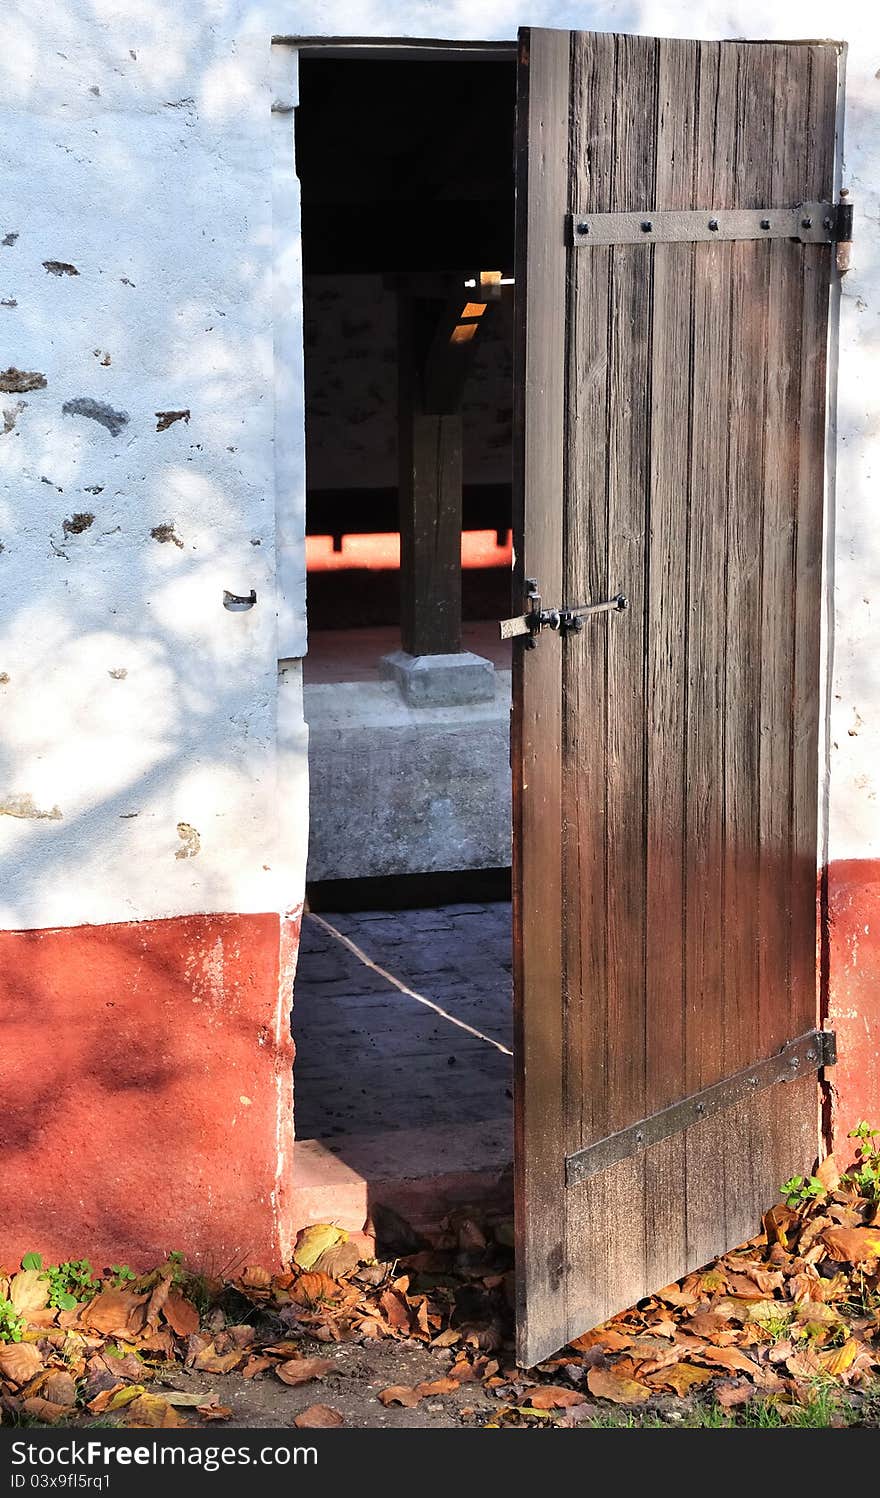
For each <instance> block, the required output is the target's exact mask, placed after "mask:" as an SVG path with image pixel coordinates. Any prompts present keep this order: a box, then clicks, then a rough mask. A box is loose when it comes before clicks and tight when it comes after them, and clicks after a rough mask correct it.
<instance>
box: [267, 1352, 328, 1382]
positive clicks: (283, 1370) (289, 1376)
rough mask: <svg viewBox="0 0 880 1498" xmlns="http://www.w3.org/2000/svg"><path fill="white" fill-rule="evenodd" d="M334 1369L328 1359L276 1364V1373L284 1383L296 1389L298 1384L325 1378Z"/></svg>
mask: <svg viewBox="0 0 880 1498" xmlns="http://www.w3.org/2000/svg"><path fill="white" fill-rule="evenodd" d="M332 1369H333V1364H332V1363H331V1362H330V1360H329V1359H328V1358H290V1360H289V1361H288V1362H286V1363H278V1364H276V1367H275V1372H276V1373H277V1374H278V1377H279V1378H280V1379H281V1382H282V1383H284V1384H290V1385H292V1386H293V1387H294V1388H296V1386H297V1385H298V1384H307V1383H308V1382H309V1381H310V1380H311V1379H313V1378H323V1376H324V1374H325V1373H330V1372H331V1371H332Z"/></svg>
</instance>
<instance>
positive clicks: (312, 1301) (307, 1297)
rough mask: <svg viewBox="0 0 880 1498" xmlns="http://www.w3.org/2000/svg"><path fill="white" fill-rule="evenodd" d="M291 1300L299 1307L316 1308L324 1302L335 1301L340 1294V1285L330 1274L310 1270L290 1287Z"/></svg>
mask: <svg viewBox="0 0 880 1498" xmlns="http://www.w3.org/2000/svg"><path fill="white" fill-rule="evenodd" d="M289 1294H290V1298H291V1300H293V1301H295V1302H296V1304H297V1305H302V1306H315V1305H318V1304H319V1303H320V1302H321V1301H324V1300H333V1299H334V1297H335V1296H336V1295H338V1294H339V1285H338V1284H337V1282H336V1280H331V1278H330V1276H329V1274H322V1273H321V1272H320V1271H319V1270H310V1271H309V1272H308V1273H306V1274H301V1275H300V1276H299V1278H298V1279H297V1280H296V1281H295V1282H294V1284H292V1285H291V1287H290V1291H289Z"/></svg>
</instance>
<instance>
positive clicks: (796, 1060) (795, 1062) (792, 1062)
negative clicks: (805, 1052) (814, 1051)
mask: <svg viewBox="0 0 880 1498" xmlns="http://www.w3.org/2000/svg"><path fill="white" fill-rule="evenodd" d="M788 1064H789V1066H792V1067H794V1070H795V1071H797V1069H798V1067H799V1066H800V1064H801V1058H800V1056H792V1058H791V1060H790V1061H789V1063H788Z"/></svg>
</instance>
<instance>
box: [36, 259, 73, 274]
mask: <svg viewBox="0 0 880 1498" xmlns="http://www.w3.org/2000/svg"><path fill="white" fill-rule="evenodd" d="M43 266H44V269H45V270H46V271H47V272H48V274H49V275H50V276H78V275H79V271H78V270H77V268H76V266H75V265H71V264H70V262H69V261H67V260H44V261H43Z"/></svg>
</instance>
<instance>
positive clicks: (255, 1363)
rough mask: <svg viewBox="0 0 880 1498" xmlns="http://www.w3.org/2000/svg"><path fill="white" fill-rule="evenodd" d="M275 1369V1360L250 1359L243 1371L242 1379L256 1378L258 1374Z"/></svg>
mask: <svg viewBox="0 0 880 1498" xmlns="http://www.w3.org/2000/svg"><path fill="white" fill-rule="evenodd" d="M274 1367H275V1359H274V1358H260V1357H253V1358H248V1360H247V1362H246V1363H245V1365H244V1367H243V1368H242V1370H241V1376H242V1378H256V1377H257V1375H258V1374H260V1373H265V1371H266V1369H267V1368H274Z"/></svg>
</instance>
